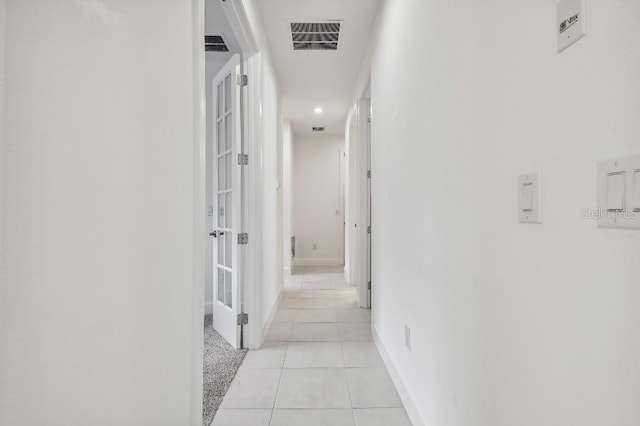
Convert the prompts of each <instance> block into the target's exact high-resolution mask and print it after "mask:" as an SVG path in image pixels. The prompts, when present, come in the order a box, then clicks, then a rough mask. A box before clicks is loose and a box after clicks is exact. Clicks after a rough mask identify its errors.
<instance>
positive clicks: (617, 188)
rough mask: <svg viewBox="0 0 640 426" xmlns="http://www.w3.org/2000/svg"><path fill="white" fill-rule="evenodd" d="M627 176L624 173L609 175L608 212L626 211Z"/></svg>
mask: <svg viewBox="0 0 640 426" xmlns="http://www.w3.org/2000/svg"><path fill="white" fill-rule="evenodd" d="M626 178H627V177H626V176H625V173H624V172H617V173H609V174H608V175H607V210H608V211H610V212H621V211H623V210H624V202H625V192H626V191H625V190H626V185H625V184H626Z"/></svg>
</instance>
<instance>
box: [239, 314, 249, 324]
mask: <svg viewBox="0 0 640 426" xmlns="http://www.w3.org/2000/svg"><path fill="white" fill-rule="evenodd" d="M247 324H249V314H238V325H247Z"/></svg>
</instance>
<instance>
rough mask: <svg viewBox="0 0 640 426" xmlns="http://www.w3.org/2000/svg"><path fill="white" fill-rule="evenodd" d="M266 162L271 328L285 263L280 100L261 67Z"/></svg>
mask: <svg viewBox="0 0 640 426" xmlns="http://www.w3.org/2000/svg"><path fill="white" fill-rule="evenodd" d="M261 108H262V117H263V122H262V123H263V127H262V143H263V148H262V149H263V151H262V155H263V157H262V161H263V180H262V183H263V188H262V191H263V197H264V199H263V203H264V204H263V228H262V229H263V233H262V235H263V241H262V249H263V268H264V269H263V271H264V272H263V274H264V275H263V277H262V285H263V293H262V297H263V305H262V306H263V310H262V312H263V324H264V325H268V324H269V323H270V322H271V319H272V318H273V315H274V313H275V312H274V311H275V308H276V307H277V303H278V301H279V297H280V292H281V291H282V288H283V266H282V265H283V261H282V258H283V256H282V191H281V184H280V182H282V160H281V159H282V128H281V118H280V97H279V94H278V86H277V82H276V78H275V74H274V72H273V67H272V66H271V63H270V62H269V60H268V59H267V57H266V56H263V65H262V105H261Z"/></svg>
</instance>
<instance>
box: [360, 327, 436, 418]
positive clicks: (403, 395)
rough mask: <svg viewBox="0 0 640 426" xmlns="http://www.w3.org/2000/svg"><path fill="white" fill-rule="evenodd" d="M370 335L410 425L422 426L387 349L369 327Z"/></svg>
mask: <svg viewBox="0 0 640 426" xmlns="http://www.w3.org/2000/svg"><path fill="white" fill-rule="evenodd" d="M371 334H372V335H373V341H374V343H375V344H376V347H377V348H378V352H380V356H381V357H382V361H383V362H384V365H385V367H387V371H388V372H389V375H390V376H391V380H392V381H393V384H394V385H395V386H396V389H397V390H398V395H400V399H401V400H402V404H403V405H404V409H405V410H406V411H407V415H408V416H409V420H411V424H412V425H413V426H424V421H422V419H421V418H420V414H418V410H417V409H416V405H415V404H414V403H413V400H412V399H411V397H410V396H409V392H408V391H407V388H406V387H405V385H404V383H403V382H402V379H400V375H399V374H398V370H396V367H395V365H393V363H392V362H391V358H390V357H389V353H388V352H387V349H386V348H385V347H384V345H383V344H382V339H380V335H379V334H378V330H377V329H376V328H375V326H373V324H372V325H371Z"/></svg>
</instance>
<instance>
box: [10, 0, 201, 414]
mask: <svg viewBox="0 0 640 426" xmlns="http://www.w3.org/2000/svg"><path fill="white" fill-rule="evenodd" d="M197 4H198V2H191V1H189V0H182V1H173V0H172V1H168V0H162V1H154V2H122V1H101V2H98V1H71V0H59V1H55V2H52V1H50V0H30V1H24V0H7V1H6V5H7V19H6V27H5V26H4V25H3V26H2V30H3V31H4V30H6V36H5V37H3V38H2V40H3V42H6V61H5V62H3V67H0V68H4V69H5V73H6V87H5V89H6V91H5V97H4V99H3V101H4V102H3V105H4V114H3V116H4V122H5V127H4V138H3V139H2V144H3V149H4V158H3V159H2V160H3V163H2V169H1V173H2V176H1V177H2V196H3V204H2V230H3V233H2V237H1V238H2V240H1V245H2V247H3V248H4V251H3V253H2V259H1V261H0V262H1V265H0V274H1V276H0V283H2V284H1V289H0V303H1V305H0V345H1V347H0V354H2V355H1V361H0V424H3V425H16V426H18V425H36V424H47V425H80V424H83V425H90V424H97V423H99V424H111V425H167V426H175V425H196V424H201V418H200V414H198V413H197V412H196V411H194V409H193V408H194V405H192V402H193V401H195V406H196V407H199V406H200V401H201V400H200V398H201V392H202V391H201V386H202V381H201V374H202V372H201V369H202V350H201V349H202V343H200V344H199V345H198V344H197V343H196V342H197V341H200V342H201V341H202V332H201V328H200V331H197V328H195V326H194V324H198V323H199V324H200V327H202V292H203V291H204V289H203V288H202V287H203V286H202V282H201V281H200V278H203V277H199V276H198V273H199V272H197V271H202V269H203V265H201V264H200V263H199V262H200V261H201V260H202V256H201V254H200V253H199V252H198V250H197V249H196V247H202V244H204V237H203V236H202V235H201V234H200V233H199V231H202V232H204V223H202V222H201V221H202V219H198V218H201V217H202V214H201V212H200V211H198V210H199V209H200V207H204V206H203V204H204V188H201V187H200V186H199V183H200V177H201V174H200V173H201V170H200V168H199V163H198V160H199V159H201V157H200V149H204V145H203V144H202V146H201V145H200V144H198V143H195V142H194V140H195V139H196V135H198V130H194V122H196V121H197V120H196V119H194V117H196V118H197V117H198V115H197V113H196V111H195V110H194V105H195V104H196V103H197V101H199V99H195V97H194V87H196V86H197V85H198V84H199V83H197V82H196V81H195V77H196V76H197V75H198V71H197V69H194V65H193V64H194V52H195V49H194V43H196V44H197V45H198V46H200V44H201V42H202V38H201V33H200V32H199V31H198V32H197V33H196V29H197V26H194V18H197V17H198V13H197V11H196V10H194V9H193V5H197ZM194 27H196V28H194ZM198 80H199V79H198ZM196 200H198V202H196ZM199 204H202V206H200V205H199ZM194 221H195V222H194ZM194 223H196V224H198V223H201V224H202V226H201V229H199V228H198V225H194ZM201 237H202V238H201ZM194 321H195V322H194ZM196 361H199V362H196ZM198 372H199V374H200V377H198Z"/></svg>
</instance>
